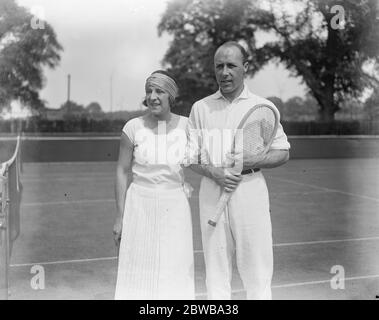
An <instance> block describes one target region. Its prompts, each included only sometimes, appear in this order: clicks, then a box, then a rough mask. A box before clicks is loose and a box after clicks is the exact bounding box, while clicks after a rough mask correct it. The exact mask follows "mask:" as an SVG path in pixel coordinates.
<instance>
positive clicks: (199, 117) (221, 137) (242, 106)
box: [187, 84, 290, 167]
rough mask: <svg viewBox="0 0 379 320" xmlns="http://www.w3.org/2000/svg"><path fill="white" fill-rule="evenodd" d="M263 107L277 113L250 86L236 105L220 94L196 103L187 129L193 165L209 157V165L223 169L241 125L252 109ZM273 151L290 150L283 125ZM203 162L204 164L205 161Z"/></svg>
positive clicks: (273, 144) (217, 93)
mask: <svg viewBox="0 0 379 320" xmlns="http://www.w3.org/2000/svg"><path fill="white" fill-rule="evenodd" d="M261 103H264V104H269V105H271V106H273V107H274V108H275V109H276V107H275V105H274V104H273V103H272V102H271V101H269V100H267V99H265V98H262V97H260V96H257V95H255V94H253V93H251V92H250V91H249V89H248V87H247V85H246V84H245V85H244V89H243V91H242V92H241V94H240V95H239V96H238V97H237V98H236V99H235V100H234V101H233V102H229V101H228V100H227V99H226V98H225V97H224V96H223V95H222V94H221V92H220V90H219V91H217V92H216V93H214V94H212V95H210V96H208V97H205V98H204V99H201V100H199V101H197V102H195V103H194V105H193V107H192V110H191V114H190V116H189V120H188V125H187V136H188V149H189V150H190V151H189V152H190V153H191V159H192V161H194V159H196V158H199V157H203V156H204V154H205V155H206V156H207V160H205V161H208V162H210V164H211V165H213V166H216V167H220V166H223V163H225V160H226V154H227V153H228V152H230V150H231V145H232V142H233V137H234V134H235V129H236V128H237V127H238V124H239V123H240V121H241V120H242V118H243V116H244V115H245V114H246V112H247V111H248V110H249V109H250V108H251V107H252V106H254V105H256V104H261ZM278 114H279V112H278ZM271 149H283V150H288V149H290V144H289V142H288V140H287V136H286V134H285V133H284V131H283V127H282V125H281V124H280V122H279V126H278V130H277V132H276V135H275V138H274V141H273V143H272V145H271V147H270V150H271ZM199 150H201V152H202V155H200V156H198V155H197V154H196V152H198V151H199ZM201 162H202V163H203V162H204V158H203V161H201Z"/></svg>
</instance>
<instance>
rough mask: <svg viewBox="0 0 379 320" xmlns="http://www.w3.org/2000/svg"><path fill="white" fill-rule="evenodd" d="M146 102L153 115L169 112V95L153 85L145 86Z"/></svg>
mask: <svg viewBox="0 0 379 320" xmlns="http://www.w3.org/2000/svg"><path fill="white" fill-rule="evenodd" d="M146 103H147V107H148V108H149V109H150V112H151V113H152V114H153V115H156V116H159V115H164V114H167V113H169V112H170V95H169V94H168V93H167V92H166V91H164V90H162V89H160V88H159V87H157V86H155V85H148V86H147V87H146Z"/></svg>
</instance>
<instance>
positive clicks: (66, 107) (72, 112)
mask: <svg viewBox="0 0 379 320" xmlns="http://www.w3.org/2000/svg"><path fill="white" fill-rule="evenodd" d="M60 109H61V110H62V111H63V118H64V119H67V120H68V119H78V118H83V117H85V116H86V110H85V109H84V107H83V106H82V105H79V104H77V103H76V102H74V101H66V102H65V103H64V104H63V105H62V106H61V108H60Z"/></svg>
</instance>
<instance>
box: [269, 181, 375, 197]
mask: <svg viewBox="0 0 379 320" xmlns="http://www.w3.org/2000/svg"><path fill="white" fill-rule="evenodd" d="M269 179H272V180H277V181H282V182H288V183H292V184H296V185H299V186H306V187H310V188H314V189H319V190H324V191H327V192H336V193H341V194H344V195H348V196H353V197H357V198H361V199H365V200H372V201H375V202H379V199H377V198H372V197H368V196H363V195H360V194H356V193H351V192H345V191H341V190H337V189H330V188H325V187H320V186H316V185H313V184H308V183H302V182H297V181H293V180H288V179H281V178H273V177H270V178H269Z"/></svg>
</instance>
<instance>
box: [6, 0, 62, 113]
mask: <svg viewBox="0 0 379 320" xmlns="http://www.w3.org/2000/svg"><path fill="white" fill-rule="evenodd" d="M34 19H35V18H34V17H33V16H32V15H31V14H30V13H29V12H28V11H27V10H26V9H25V8H23V7H20V6H18V5H17V4H16V3H15V1H14V0H0V108H2V107H7V106H9V104H10V102H11V101H12V100H19V101H21V102H22V103H23V104H25V105H27V106H29V107H31V108H34V109H40V108H42V107H43V106H44V101H42V100H41V98H40V97H39V91H40V90H41V89H42V88H43V85H44V77H43V67H45V66H47V67H50V68H54V67H55V66H57V64H58V63H59V61H60V55H59V53H60V51H61V50H62V47H61V45H60V44H59V43H58V41H57V38H56V35H55V32H54V30H53V29H52V27H51V26H50V25H49V24H48V23H46V22H45V21H44V22H43V28H42V29H37V28H34V29H33V27H32V22H33V21H34ZM41 26H42V25H41Z"/></svg>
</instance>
